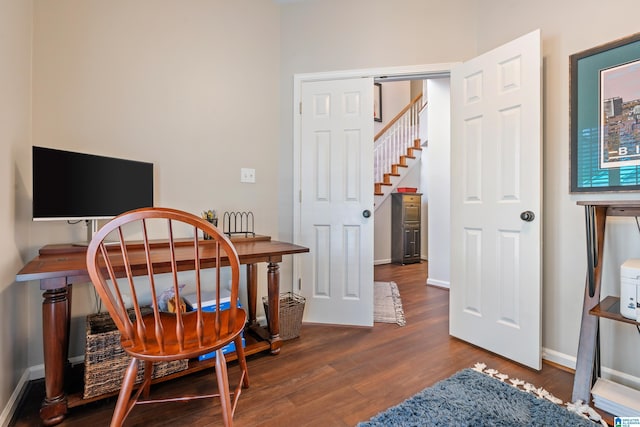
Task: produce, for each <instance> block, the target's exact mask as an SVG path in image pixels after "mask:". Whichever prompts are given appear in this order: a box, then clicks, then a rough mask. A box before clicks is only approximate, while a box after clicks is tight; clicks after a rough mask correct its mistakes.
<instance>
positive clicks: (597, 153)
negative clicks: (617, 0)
mask: <svg viewBox="0 0 640 427" xmlns="http://www.w3.org/2000/svg"><path fill="white" fill-rule="evenodd" d="M569 70H570V80H571V81H570V106H571V112H570V118H571V125H570V129H571V138H570V139H571V172H570V173H571V192H572V193H593V192H601V191H638V190H640V33H637V34H634V35H632V36H629V37H625V38H623V39H620V40H616V41H613V42H611V43H607V44H604V45H602V46H597V47H594V48H592V49H588V50H585V51H583V52H579V53H576V54H573V55H571V56H570V58H569Z"/></svg>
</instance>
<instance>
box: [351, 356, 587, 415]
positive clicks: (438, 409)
mask: <svg viewBox="0 0 640 427" xmlns="http://www.w3.org/2000/svg"><path fill="white" fill-rule="evenodd" d="M480 370H482V369H480ZM494 372H496V371H494ZM506 378H508V376H507V375H497V376H496V377H492V376H490V375H487V374H485V373H482V372H479V371H478V370H474V369H465V370H463V371H460V372H458V373H456V374H454V375H453V376H451V377H449V378H447V379H445V380H442V381H440V382H439V383H437V384H435V385H434V386H432V387H429V388H427V389H425V390H423V391H421V392H419V393H418V394H416V395H414V396H413V397H411V398H409V399H407V400H405V401H404V402H402V403H400V404H399V405H397V406H394V407H392V408H390V409H388V410H386V411H384V412H381V413H380V414H378V415H376V416H375V417H373V418H371V420H369V421H367V422H362V423H360V424H358V427H383V426H384V427H392V426H398V427H400V426H402V427H406V426H438V427H442V426H469V427H471V426H474V427H478V426H505V427H506V426H509V427H513V426H545V427H548V426H558V427H560V426H562V427H566V426H578V427H579V426H585V427H595V426H598V425H600V424H599V423H598V424H596V423H595V422H592V421H590V420H589V419H587V418H585V417H583V416H581V415H578V414H577V413H574V412H571V411H569V410H568V409H567V407H565V406H562V405H559V404H558V403H554V402H553V401H552V400H554V399H555V398H554V397H553V396H551V395H549V394H548V393H547V392H546V391H545V392H541V391H540V389H535V388H534V387H533V386H531V384H526V386H529V387H525V388H524V390H528V392H527V391H524V390H522V389H519V388H518V387H520V386H523V385H525V383H524V381H519V380H510V382H506V381H504V380H505V379H506ZM544 393H546V397H544V396H543V394H544ZM550 399H551V400H550ZM560 402H561V401H560Z"/></svg>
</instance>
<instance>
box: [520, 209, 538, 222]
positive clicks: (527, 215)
mask: <svg viewBox="0 0 640 427" xmlns="http://www.w3.org/2000/svg"><path fill="white" fill-rule="evenodd" d="M535 217H536V216H535V214H534V213H533V212H531V211H524V212H522V213H521V214H520V219H521V220H523V221H526V222H531V221H533V219H534V218H535Z"/></svg>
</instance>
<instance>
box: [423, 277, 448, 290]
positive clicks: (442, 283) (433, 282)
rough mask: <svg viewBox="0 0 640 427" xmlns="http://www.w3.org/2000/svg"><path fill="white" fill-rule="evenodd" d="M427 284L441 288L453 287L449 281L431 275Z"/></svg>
mask: <svg viewBox="0 0 640 427" xmlns="http://www.w3.org/2000/svg"><path fill="white" fill-rule="evenodd" d="M427 285H431V286H437V287H439V288H445V289H449V288H451V286H450V283H449V282H448V281H446V280H438V279H432V278H431V277H427Z"/></svg>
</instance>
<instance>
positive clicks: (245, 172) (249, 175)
mask: <svg viewBox="0 0 640 427" xmlns="http://www.w3.org/2000/svg"><path fill="white" fill-rule="evenodd" d="M240 182H248V183H255V182H256V170H255V169H251V168H241V169H240Z"/></svg>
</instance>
